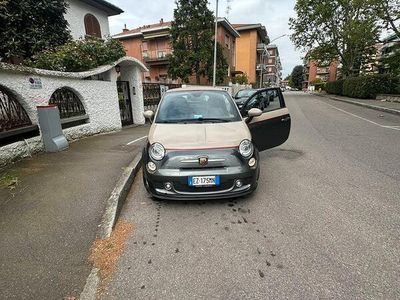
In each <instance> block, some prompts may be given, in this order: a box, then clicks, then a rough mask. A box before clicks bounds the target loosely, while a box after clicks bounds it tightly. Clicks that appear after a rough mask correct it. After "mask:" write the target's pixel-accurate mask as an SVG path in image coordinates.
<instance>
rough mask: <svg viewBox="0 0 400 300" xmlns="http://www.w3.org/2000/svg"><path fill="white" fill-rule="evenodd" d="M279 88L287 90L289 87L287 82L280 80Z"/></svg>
mask: <svg viewBox="0 0 400 300" xmlns="http://www.w3.org/2000/svg"><path fill="white" fill-rule="evenodd" d="M280 86H281V87H282V88H287V87H288V86H289V80H281V84H280Z"/></svg>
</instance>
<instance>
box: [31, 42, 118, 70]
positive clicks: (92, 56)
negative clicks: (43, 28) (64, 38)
mask: <svg viewBox="0 0 400 300" xmlns="http://www.w3.org/2000/svg"><path fill="white" fill-rule="evenodd" d="M123 56H125V50H124V47H123V45H122V44H121V42H120V41H118V40H116V39H109V40H107V41H105V42H104V41H103V40H100V39H97V38H89V39H86V40H77V41H71V42H69V43H67V44H65V45H63V46H59V47H57V48H56V49H55V50H54V51H50V50H46V51H43V52H42V53H40V54H38V55H36V56H34V57H33V58H32V60H27V61H25V62H24V63H25V64H26V65H28V66H30V67H35V68H39V69H47V70H54V71H62V72H81V71H87V70H90V69H94V68H96V67H99V66H102V65H107V64H110V63H112V62H115V61H116V60H118V59H120V58H121V57H123Z"/></svg>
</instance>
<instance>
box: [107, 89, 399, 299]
mask: <svg viewBox="0 0 400 300" xmlns="http://www.w3.org/2000/svg"><path fill="white" fill-rule="evenodd" d="M285 97H286V101H287V104H288V107H289V110H290V113H291V116H292V131H291V135H290V138H289V140H288V141H287V142H286V143H285V144H284V145H282V146H280V147H278V148H276V149H273V150H269V151H266V152H263V153H262V154H261V177H260V184H259V188H258V190H257V191H256V192H255V193H254V194H253V195H251V196H249V197H247V198H240V199H232V200H231V201H218V202H215V201H207V202H165V201H164V202H154V201H152V200H151V199H150V198H149V197H148V195H147V194H146V192H145V190H144V188H143V185H142V181H141V178H140V176H138V180H136V182H135V184H134V186H133V188H132V190H131V192H130V195H129V196H128V199H127V202H126V204H125V207H124V209H123V211H122V214H121V218H122V219H123V220H125V221H127V222H130V223H132V224H134V227H135V229H134V231H133V233H132V234H131V235H130V236H129V238H128V240H127V243H126V248H125V251H124V253H123V255H122V256H121V258H120V259H119V261H118V265H117V268H116V271H115V274H114V276H113V279H112V281H111V283H110V285H109V287H108V290H107V292H106V293H105V294H104V295H103V299H399V298H400V234H399V232H400V184H399V183H400V130H399V129H400V117H398V116H394V115H389V114H385V113H381V112H377V111H374V110H369V109H365V108H362V107H357V106H353V105H350V104H345V103H341V102H335V101H332V100H327V99H323V98H319V97H316V96H310V95H308V94H304V93H302V92H298V93H285ZM396 126H397V127H396Z"/></svg>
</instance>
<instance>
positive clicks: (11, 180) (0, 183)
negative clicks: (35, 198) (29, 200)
mask: <svg viewBox="0 0 400 300" xmlns="http://www.w3.org/2000/svg"><path fill="white" fill-rule="evenodd" d="M18 182H19V181H18V176H17V175H15V174H11V173H6V174H3V175H1V177H0V188H8V189H10V190H12V189H15V187H16V186H17V185H18Z"/></svg>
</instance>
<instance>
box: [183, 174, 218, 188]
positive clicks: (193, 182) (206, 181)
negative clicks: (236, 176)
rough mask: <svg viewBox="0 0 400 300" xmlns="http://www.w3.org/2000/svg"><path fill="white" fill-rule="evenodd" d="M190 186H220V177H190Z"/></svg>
mask: <svg viewBox="0 0 400 300" xmlns="http://www.w3.org/2000/svg"><path fill="white" fill-rule="evenodd" d="M188 184H189V186H214V185H219V184H220V176H190V177H188Z"/></svg>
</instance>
